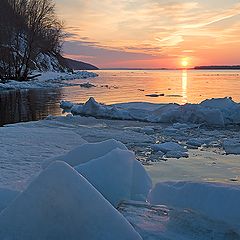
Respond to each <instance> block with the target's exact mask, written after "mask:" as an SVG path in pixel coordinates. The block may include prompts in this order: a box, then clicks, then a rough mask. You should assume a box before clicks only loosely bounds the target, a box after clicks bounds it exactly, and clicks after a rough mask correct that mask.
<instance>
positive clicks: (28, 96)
mask: <svg viewBox="0 0 240 240" xmlns="http://www.w3.org/2000/svg"><path fill="white" fill-rule="evenodd" d="M97 73H98V74H99V77H97V78H94V79H81V80H74V81H71V83H83V82H91V83H92V84H94V85H96V87H93V88H89V89H86V88H81V87H80V86H73V87H66V88H61V89H44V90H39V89H38V90H30V91H26V90H25V91H9V92H8V91H4V92H1V91H0V125H1V123H2V124H3V123H12V122H19V121H30V120H38V119H42V118H44V117H46V116H47V115H49V114H51V115H60V114H61V110H60V108H59V102H60V100H67V101H72V102H75V103H79V102H85V101H87V100H88V99H89V97H94V98H95V99H96V100H97V101H99V102H101V103H106V104H112V103H120V102H153V103H170V102H171V103H172V102H175V103H179V104H185V103H199V102H201V101H203V100H204V99H207V98H213V97H215V98H216V97H226V96H231V97H233V99H234V100H235V101H238V102H240V95H239V92H240V71H187V70H183V71H147V70H142V71H132V70H131V71H119V70H111V71H110V70H109V71H105V70H102V71H97ZM149 94H164V96H162V95H161V96H159V97H148V96H146V95H149Z"/></svg>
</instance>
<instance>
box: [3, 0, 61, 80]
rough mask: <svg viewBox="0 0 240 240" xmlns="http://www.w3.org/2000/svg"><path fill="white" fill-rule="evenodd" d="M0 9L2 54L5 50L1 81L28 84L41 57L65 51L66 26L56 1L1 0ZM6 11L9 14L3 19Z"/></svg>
mask: <svg viewBox="0 0 240 240" xmlns="http://www.w3.org/2000/svg"><path fill="white" fill-rule="evenodd" d="M0 9H1V10H0V50H2V49H4V51H1V54H0V78H1V79H4V78H14V79H16V80H19V81H22V80H27V79H28V76H29V73H30V69H31V65H32V64H33V62H34V61H35V60H36V58H37V56H38V55H39V54H40V53H42V52H44V53H48V52H49V53H54V54H57V53H59V51H60V49H61V43H62V39H63V34H62V23H61V22H60V21H59V20H58V18H57V16H56V13H55V4H54V2H53V0H1V1H0ZM4 9H5V10H4ZM3 11H6V12H8V14H3V16H2V17H1V13H3ZM10 17H11V18H10ZM5 23H6V24H5ZM4 32H5V33H7V34H6V35H5V36H4ZM1 36H3V37H2V38H1Z"/></svg>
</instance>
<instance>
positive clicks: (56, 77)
mask: <svg viewBox="0 0 240 240" xmlns="http://www.w3.org/2000/svg"><path fill="white" fill-rule="evenodd" d="M37 74H41V76H39V77H37V78H36V79H32V80H29V81H26V82H18V81H14V80H9V81H8V82H6V83H0V89H35V88H59V87H67V86H77V85H79V84H76V83H71V80H75V79H86V78H94V77H97V76H98V75H97V74H96V73H94V72H87V71H76V72H74V73H66V72H54V71H52V72H51V71H47V72H34V75H37Z"/></svg>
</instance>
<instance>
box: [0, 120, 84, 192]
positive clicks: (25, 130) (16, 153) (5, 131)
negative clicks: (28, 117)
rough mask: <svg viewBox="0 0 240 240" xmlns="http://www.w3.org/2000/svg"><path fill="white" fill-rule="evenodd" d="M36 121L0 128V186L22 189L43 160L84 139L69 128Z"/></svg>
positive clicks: (68, 149) (82, 141) (67, 149)
mask: <svg viewBox="0 0 240 240" xmlns="http://www.w3.org/2000/svg"><path fill="white" fill-rule="evenodd" d="M49 122H50V121H49ZM40 123H41V121H40V122H33V123H32V124H34V126H33V127H32V126H31V123H20V124H14V125H9V126H7V127H2V128H0V149H1V156H0V163H1V168H0V187H3V188H11V189H14V190H22V189H24V188H25V186H26V184H27V183H28V182H29V181H31V178H32V177H33V176H35V175H36V173H38V172H39V171H40V170H41V164H42V162H43V161H44V160H47V159H49V158H51V157H54V156H57V155H60V154H64V153H66V152H68V151H70V150H72V149H73V148H74V147H77V146H79V145H81V144H84V143H86V141H85V140H84V139H83V138H82V137H81V136H80V135H78V134H76V133H75V132H74V131H72V130H71V129H66V127H65V128H64V127H55V128H54V127H51V126H42V125H41V124H40Z"/></svg>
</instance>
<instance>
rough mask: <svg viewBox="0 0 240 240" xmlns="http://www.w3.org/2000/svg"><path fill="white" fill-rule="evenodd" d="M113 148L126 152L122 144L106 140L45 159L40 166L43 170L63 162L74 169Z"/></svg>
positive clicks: (86, 144)
mask: <svg viewBox="0 0 240 240" xmlns="http://www.w3.org/2000/svg"><path fill="white" fill-rule="evenodd" d="M115 148H119V149H122V150H127V147H126V146H125V145H124V144H122V143H121V142H119V141H116V140H114V139H108V140H106V141H102V142H96V143H85V144H82V145H80V146H79V147H77V148H75V149H73V150H72V151H70V152H68V153H67V154H65V155H61V156H57V157H54V158H50V159H47V160H46V161H45V162H43V165H42V166H43V168H46V167H47V166H48V165H49V164H50V163H52V162H54V161H64V162H67V163H68V164H69V165H70V166H73V167H74V166H77V165H79V164H82V163H86V162H88V161H90V160H93V159H96V158H99V157H102V156H104V155H105V154H107V153H108V152H111V151H112V150H113V149H115Z"/></svg>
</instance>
